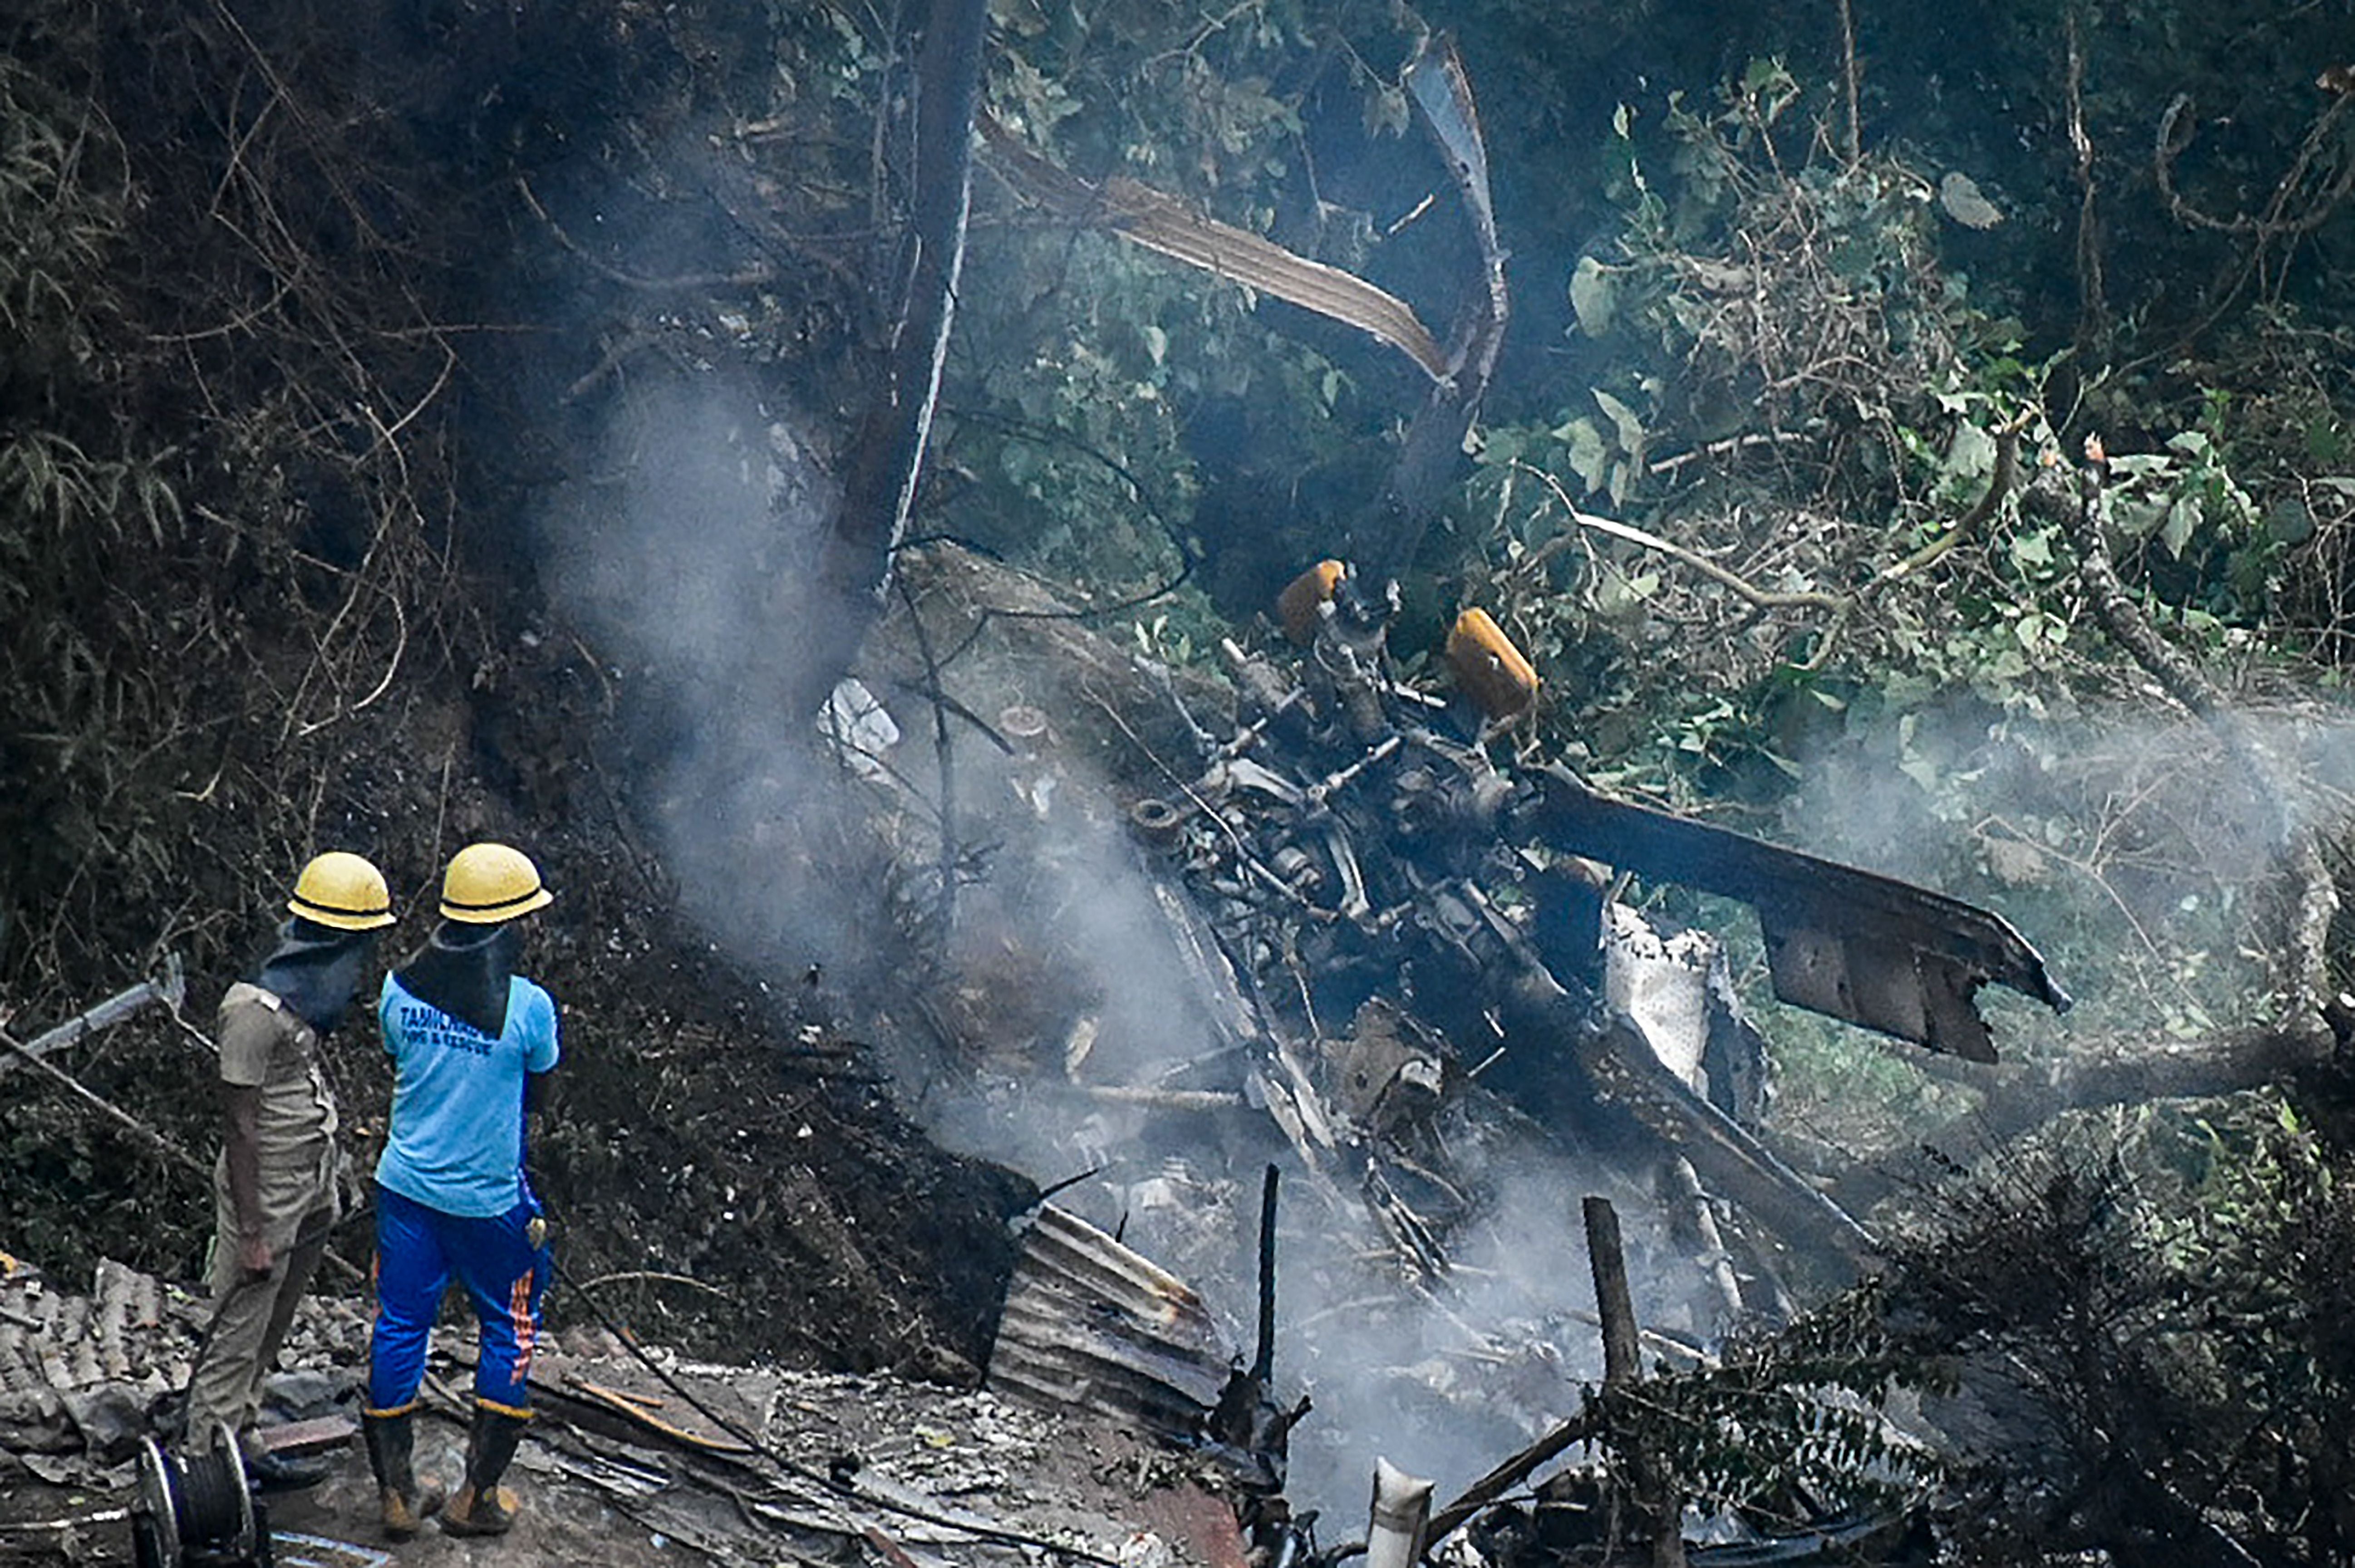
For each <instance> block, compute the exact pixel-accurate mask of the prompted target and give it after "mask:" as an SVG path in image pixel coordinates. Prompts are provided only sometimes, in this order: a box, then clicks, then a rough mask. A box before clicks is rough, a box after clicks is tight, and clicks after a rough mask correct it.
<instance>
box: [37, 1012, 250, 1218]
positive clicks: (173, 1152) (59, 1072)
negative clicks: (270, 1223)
mask: <svg viewBox="0 0 2355 1568" xmlns="http://www.w3.org/2000/svg"><path fill="white" fill-rule="evenodd" d="M0 1047H5V1049H7V1050H9V1051H12V1052H14V1053H15V1054H16V1058H17V1059H18V1060H20V1061H22V1062H25V1063H26V1064H27V1065H31V1066H33V1067H36V1068H38V1069H39V1070H40V1071H41V1072H42V1073H44V1074H47V1075H48V1077H49V1079H50V1081H51V1082H53V1083H56V1084H58V1085H59V1086H61V1087H63V1088H65V1089H66V1090H68V1091H69V1093H71V1094H72V1095H73V1096H74V1097H75V1098H77V1099H79V1100H80V1101H81V1102H82V1103H83V1104H84V1105H86V1106H89V1107H91V1109H92V1110H95V1111H97V1112H98V1113H100V1114H101V1116H104V1117H105V1118H107V1119H108V1120H110V1121H112V1122H114V1123H115V1124H116V1125H118V1126H120V1127H123V1128H127V1129H128V1130H129V1131H130V1132H132V1133H133V1135H135V1136H136V1137H137V1138H138V1139H140V1140H141V1141H142V1142H144V1143H145V1144H146V1145H148V1147H150V1148H152V1149H154V1150H156V1152H158V1153H160V1154H162V1155H163V1156H165V1158H166V1159H168V1160H171V1162H172V1163H173V1164H175V1165H177V1166H179V1167H180V1168H181V1169H183V1170H185V1171H194V1172H195V1173H196V1174H197V1176H198V1177H199V1178H201V1179H203V1180H204V1181H211V1180H212V1171H211V1169H210V1168H209V1167H208V1166H207V1165H205V1164H204V1163H203V1162H201V1161H200V1160H197V1157H196V1156H195V1155H193V1154H190V1153H189V1152H188V1151H187V1150H185V1149H183V1148H181V1147H180V1146H179V1145H178V1144H176V1143H175V1142H173V1141H172V1140H171V1139H168V1138H165V1136H164V1135H163V1134H162V1133H160V1132H157V1131H156V1130H155V1128H152V1127H149V1126H148V1125H147V1124H146V1123H145V1122H144V1121H141V1120H140V1119H139V1118H137V1117H135V1116H133V1115H132V1114H131V1113H130V1112H129V1111H127V1110H124V1109H123V1107H120V1106H118V1105H116V1104H115V1103H114V1102H113V1101H112V1100H110V1099H108V1098H107V1097H105V1096H103V1095H101V1094H100V1093H98V1092H97V1091H96V1090H94V1089H92V1088H91V1087H90V1086H87V1085H85V1084H84V1083H83V1082H82V1081H81V1080H80V1078H77V1077H75V1076H74V1075H72V1074H70V1073H69V1072H67V1071H66V1070H65V1069H64V1068H62V1067H59V1066H56V1065H52V1064H50V1063H48V1062H44V1061H42V1060H41V1059H40V1058H39V1057H38V1056H36V1055H35V1054H33V1048H32V1047H31V1046H29V1045H27V1044H25V1043H24V1042H22V1041H20V1040H18V1039H17V1038H16V1036H15V1035H13V1034H11V1033H8V1032H7V1031H6V1030H5V1029H0Z"/></svg>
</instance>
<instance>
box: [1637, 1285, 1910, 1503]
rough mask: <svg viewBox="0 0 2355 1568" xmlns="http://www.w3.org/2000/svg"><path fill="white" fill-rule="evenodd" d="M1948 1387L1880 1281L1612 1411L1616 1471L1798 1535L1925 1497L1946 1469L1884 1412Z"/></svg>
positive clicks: (1651, 1384) (1738, 1343) (1641, 1391)
mask: <svg viewBox="0 0 2355 1568" xmlns="http://www.w3.org/2000/svg"><path fill="white" fill-rule="evenodd" d="M1944 1386H1945V1374H1944V1373H1943V1372H1941V1371H1940V1369H1939V1367H1938V1365H1937V1363H1936V1361H1934V1360H1933V1359H1930V1358H1924V1357H1923V1356H1922V1355H1921V1354H1919V1353H1918V1351H1914V1350H1913V1349H1911V1348H1909V1347H1906V1346H1903V1345H1902V1344H1901V1343H1900V1342H1899V1341H1898V1340H1897V1338H1896V1337H1895V1336H1893V1335H1891V1333H1890V1331H1889V1329H1888V1325H1887V1317H1886V1308H1885V1305H1884V1302H1883V1300H1882V1298H1881V1286H1880V1284H1879V1282H1878V1281H1868V1282H1867V1283H1865V1284H1863V1285H1860V1286H1858V1287H1854V1288H1853V1289H1851V1290H1849V1291H1848V1292H1847V1293H1845V1294H1843V1295H1841V1296H1839V1297H1838V1298H1834V1299H1833V1300H1832V1301H1830V1302H1828V1303H1827V1304H1825V1305H1824V1306H1822V1307H1820V1308H1817V1309H1816V1310H1815V1311H1812V1312H1810V1313H1808V1314H1806V1316H1805V1317H1803V1318H1801V1319H1799V1320H1798V1321H1797V1322H1796V1323H1794V1324H1792V1325H1790V1326H1789V1327H1788V1328H1786V1329H1785V1330H1781V1331H1779V1332H1777V1333H1774V1334H1773V1335H1770V1336H1758V1337H1753V1338H1742V1339H1737V1340H1735V1341H1734V1342H1733V1343H1732V1344H1731V1345H1729V1346H1728V1347H1727V1350H1726V1352H1725V1354H1724V1356H1723V1358H1722V1360H1721V1361H1720V1363H1719V1364H1718V1365H1715V1366H1712V1367H1709V1368H1706V1369H1703V1370H1700V1371H1696V1372H1675V1373H1664V1374H1663V1375H1660V1376H1657V1377H1655V1378H1651V1379H1648V1380H1646V1382H1645V1383H1643V1384H1641V1385H1640V1387H1636V1388H1631V1389H1629V1390H1626V1391H1625V1392H1619V1391H1612V1390H1605V1391H1604V1393H1602V1394H1601V1395H1600V1396H1599V1400H1600V1404H1601V1406H1602V1409H1603V1411H1604V1420H1605V1422H1606V1424H1607V1429H1608V1436H1606V1437H1605V1438H1604V1445H1605V1446H1606V1447H1607V1448H1609V1449H1610V1450H1611V1451H1612V1452H1613V1453H1614V1455H1616V1456H1619V1458H1618V1459H1617V1460H1616V1461H1614V1470H1616V1469H1624V1468H1625V1465H1626V1463H1627V1461H1628V1458H1629V1457H1632V1456H1635V1455H1637V1454H1642V1455H1645V1456H1646V1461H1645V1462H1646V1463H1647V1464H1649V1465H1652V1466H1654V1467H1660V1468H1661V1471H1662V1478H1663V1480H1664V1481H1666V1482H1667V1484H1668V1486H1669V1487H1670V1488H1672V1489H1674V1490H1675V1491H1676V1492H1677V1493H1678V1494H1680V1495H1682V1496H1684V1497H1687V1498H1689V1499H1690V1500H1691V1501H1692V1502H1693V1503H1694V1504H1695V1505H1697V1506H1699V1507H1700V1508H1701V1509H1702V1510H1705V1511H1732V1512H1738V1513H1740V1514H1742V1515H1743V1516H1744V1517H1746V1518H1747V1519H1748V1520H1750V1521H1751V1522H1752V1523H1753V1525H1756V1526H1758V1527H1760V1528H1762V1529H1768V1530H1774V1529H1786V1530H1788V1529H1798V1528H1802V1527H1804V1526H1805V1525H1806V1524H1808V1523H1810V1522H1814V1521H1817V1520H1821V1519H1822V1518H1823V1517H1825V1515H1826V1514H1827V1513H1838V1512H1839V1511H1842V1510H1849V1509H1873V1508H1878V1509H1892V1508H1895V1507H1899V1506H1902V1504H1904V1503H1905V1502H1907V1501H1909V1500H1912V1499H1915V1498H1917V1497H1919V1496H1920V1495H1922V1491H1923V1489H1924V1488H1926V1487H1927V1486H1928V1485H1930V1484H1931V1483H1932V1482H1934V1480H1935V1479H1936V1478H1938V1476H1939V1475H1940V1468H1941V1467H1940V1465H1939V1462H1938V1460H1937V1459H1936V1458H1935V1457H1934V1455H1933V1454H1932V1453H1931V1451H1930V1450H1929V1449H1928V1448H1927V1447H1926V1446H1923V1444H1921V1443H1920V1442H1918V1441H1915V1440H1913V1439H1910V1438H1908V1437H1906V1436H1902V1434H1901V1433H1899V1432H1898V1430H1897V1429H1896V1428H1895V1427H1894V1426H1892V1425H1891V1424H1890V1422H1889V1420H1888V1418H1887V1417H1886V1415H1885V1414H1883V1406H1884V1405H1885V1404H1886V1403H1887V1402H1888V1400H1889V1399H1890V1397H1891V1394H1892V1393H1896V1392H1897V1391H1899V1390H1907V1391H1914V1392H1918V1391H1921V1390H1923V1389H1925V1388H1942V1387H1944Z"/></svg>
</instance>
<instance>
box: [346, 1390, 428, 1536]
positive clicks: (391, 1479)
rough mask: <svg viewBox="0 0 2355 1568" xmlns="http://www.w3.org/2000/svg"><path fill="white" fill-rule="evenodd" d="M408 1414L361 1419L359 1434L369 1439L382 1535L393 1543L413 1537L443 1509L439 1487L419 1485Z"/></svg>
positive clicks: (370, 1467) (371, 1416) (370, 1415)
mask: <svg viewBox="0 0 2355 1568" xmlns="http://www.w3.org/2000/svg"><path fill="white" fill-rule="evenodd" d="M410 1414H411V1413H410V1411H407V1410H403V1411H400V1412H398V1413H396V1414H391V1415H378V1414H372V1413H371V1414H363V1415H362V1416H361V1417H360V1433H361V1435H362V1436H364V1437H366V1438H367V1439H368V1468H369V1469H371V1470H374V1471H375V1472H376V1485H377V1493H378V1497H379V1498H381V1499H382V1500H383V1504H384V1533H385V1534H386V1535H387V1536H388V1537H389V1538H390V1539H391V1540H394V1541H406V1540H408V1539H409V1538H410V1536H412V1535H414V1534H416V1533H417V1531H418V1527H419V1526H420V1525H421V1524H423V1523H424V1522H425V1516H426V1515H427V1514H430V1513H432V1511H433V1510H435V1509H438V1508H440V1507H441V1506H442V1489H441V1488H440V1487H437V1486H435V1485H434V1484H433V1483H432V1482H431V1481H428V1482H426V1483H425V1484H424V1485H422V1486H420V1485H419V1484H418V1481H417V1466H416V1461H415V1459H414V1457H413V1456H414V1454H415V1443H416V1434H415V1432H414V1431H413V1430H412V1429H411V1428H410Z"/></svg>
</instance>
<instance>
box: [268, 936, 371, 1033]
mask: <svg viewBox="0 0 2355 1568" xmlns="http://www.w3.org/2000/svg"><path fill="white" fill-rule="evenodd" d="M375 948H376V933H375V932H374V931H340V930H337V929H336V927H333V926H322V925H320V924H318V923H317V922H316V921H314V920H305V919H304V918H303V917H302V916H300V915H297V916H294V917H293V919H291V920H289V921H287V922H286V924H285V925H283V926H281V927H279V928H278V946H277V947H275V948H272V949H271V953H270V956H269V957H268V958H266V959H262V960H261V969H260V971H259V972H257V973H256V974H255V975H254V977H253V983H254V984H256V985H258V986H260V987H261V989H262V990H264V991H268V992H270V993H271V994H272V996H275V997H276V998H277V999H278V1000H279V1001H282V1002H284V1003H285V1004H286V1005H287V1007H288V1008H289V1009H291V1010H292V1011H293V1013H294V1016H296V1017H297V1018H300V1019H301V1020H302V1021H303V1022H305V1023H307V1024H309V1025H310V1026H311V1027H312V1028H314V1029H315V1030H317V1031H318V1032H319V1033H321V1034H325V1033H329V1032H331V1031H332V1030H333V1029H334V1028H335V1027H336V1024H338V1023H341V1022H343V1021H344V1012H345V1011H346V1009H347V1008H349V1007H350V1006H351V1001H352V993H353V992H354V991H357V990H358V989H359V984H360V972H361V970H363V969H366V968H367V967H368V955H369V954H370V953H371V952H373V951H374V950H375Z"/></svg>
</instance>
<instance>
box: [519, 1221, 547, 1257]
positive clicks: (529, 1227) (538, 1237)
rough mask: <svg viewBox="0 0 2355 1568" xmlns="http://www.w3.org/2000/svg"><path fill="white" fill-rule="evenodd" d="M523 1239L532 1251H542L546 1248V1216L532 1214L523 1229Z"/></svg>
mask: <svg viewBox="0 0 2355 1568" xmlns="http://www.w3.org/2000/svg"><path fill="white" fill-rule="evenodd" d="M523 1239H524V1240H525V1241H527V1242H529V1243H530V1244H531V1250H532V1251H534V1252H540V1251H544V1250H545V1249H546V1248H547V1246H548V1216H547V1215H546V1214H534V1215H533V1216H532V1217H531V1218H530V1220H529V1221H527V1222H526V1224H525V1225H524V1227H523Z"/></svg>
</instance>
